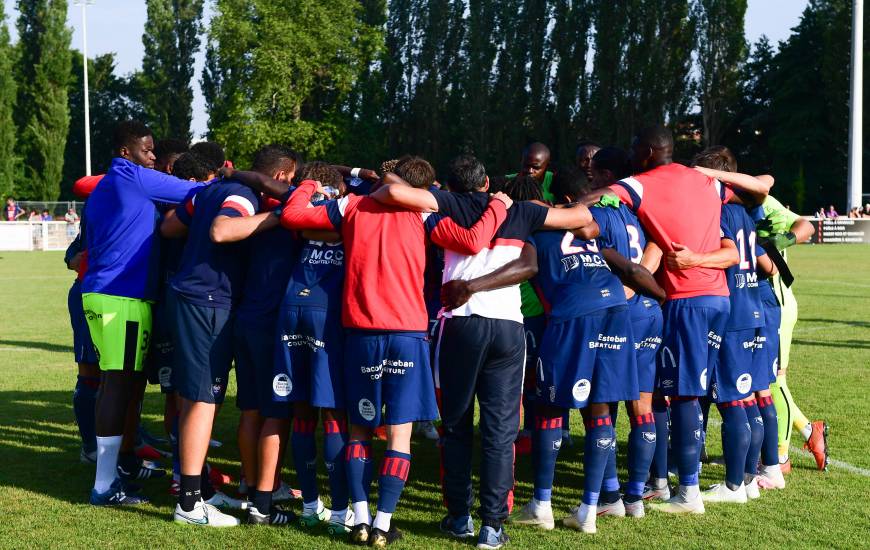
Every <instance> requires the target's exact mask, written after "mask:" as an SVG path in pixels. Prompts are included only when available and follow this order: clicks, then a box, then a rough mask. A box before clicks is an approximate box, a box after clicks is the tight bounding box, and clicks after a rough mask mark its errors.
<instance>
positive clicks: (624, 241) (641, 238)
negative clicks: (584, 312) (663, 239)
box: [589, 202, 661, 319]
mask: <svg viewBox="0 0 870 550" xmlns="http://www.w3.org/2000/svg"><path fill="white" fill-rule="evenodd" d="M589 211H590V212H591V213H592V217H593V218H595V221H596V222H597V223H598V228H599V229H600V230H601V234H600V235H599V236H598V238H597V239H596V242H597V243H598V246H600V247H601V248H612V249H614V250H616V252H617V253H619V255H620V256H622V257H624V258H627V259H629V260H631V261H632V262H633V263H636V264H639V263H640V261H641V259H642V258H643V251H644V249H645V248H646V243H647V237H646V232H645V231H644V229H643V226H642V225H641V224H640V220H638V219H637V216H635V215H634V212H632V211H631V210H630V209H629V208H628V207H627V206H626V205H625V204H623V203H621V202H620V203H619V208H613V207H611V206H596V207H593V208H591V209H590V210H589ZM628 305H629V308H630V309H631V317H632V318H633V319H635V318H640V317H648V316H649V315H650V314H651V313H655V311H656V310H660V309H661V307H660V306H659V304H658V302H656V301H655V300H653V299H652V298H649V297H647V296H642V295H640V294H638V293H635V295H634V296H632V297H631V298H630V299H629V300H628Z"/></svg>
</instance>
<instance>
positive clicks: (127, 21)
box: [3, 0, 807, 137]
mask: <svg viewBox="0 0 870 550" xmlns="http://www.w3.org/2000/svg"><path fill="white" fill-rule="evenodd" d="M68 1H69V4H70V6H69V12H68V14H67V24H68V25H70V26H71V27H72V28H73V39H72V40H73V42H72V45H73V47H74V48H76V49H78V50H81V48H82V32H81V31H82V16H81V7H79V6H76V5H74V1H73V0H68ZM91 1H93V5H91V6H89V7H88V55H90V56H91V57H93V56H94V55H99V54H103V53H108V52H115V53H116V54H117V55H116V59H117V62H118V65H117V67H118V68H117V70H118V72H119V73H120V74H125V73H129V72H131V71H134V70H136V69H138V68H140V67H141V66H142V55H143V47H142V30H143V27H144V24H145V2H144V0H91ZM3 3H4V7H5V10H6V17H7V21H8V23H9V26H10V30H11V32H12V35H13V39H14V37H15V35H16V32H15V28H14V27H15V19H16V18H17V16H18V13H17V11H16V10H15V4H16V0H3ZM806 5H807V0H749V9H748V10H747V13H746V37H747V39H748V40H749V41H750V42H754V41H755V40H756V39H757V38H758V37H759V36H761V35H762V34H766V35H767V36H768V37H769V38H770V39H771V41H772V42H773V43H774V44H776V43H777V42H779V41H780V40H784V39H785V38H787V37H788V36H789V34H791V28H792V27H794V26H795V25H797V23H798V21H799V19H800V14H801V12H803V9H804V8H805V7H806ZM210 7H211V0H206V10H205V12H206V13H205V20H206V22H207V21H208V19H209V18H210V17H211V9H210ZM202 64H203V52H202V51H200V53H199V55H198V56H197V59H196V73H195V74H196V76H195V83H194V105H193V134H194V137H199V136H201V135H202V134H203V133H204V132H205V131H206V126H207V123H208V117H207V116H206V114H205V104H204V101H203V98H202V94H201V93H200V91H199V78H200V74H201V72H202Z"/></svg>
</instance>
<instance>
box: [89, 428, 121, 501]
mask: <svg viewBox="0 0 870 550" xmlns="http://www.w3.org/2000/svg"><path fill="white" fill-rule="evenodd" d="M122 438H123V436H120V435H110V436H109V437H97V476H96V478H95V479H94V490H95V491H96V492H98V493H105V492H106V491H108V490H109V487H111V486H112V482H113V481H115V478H116V477H118V451H120V450H121V439H122Z"/></svg>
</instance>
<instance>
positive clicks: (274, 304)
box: [236, 227, 299, 322]
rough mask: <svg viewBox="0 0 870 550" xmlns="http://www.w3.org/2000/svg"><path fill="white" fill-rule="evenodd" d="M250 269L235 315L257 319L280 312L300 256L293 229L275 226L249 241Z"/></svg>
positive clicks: (248, 319)
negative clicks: (288, 283) (279, 309)
mask: <svg viewBox="0 0 870 550" xmlns="http://www.w3.org/2000/svg"><path fill="white" fill-rule="evenodd" d="M247 245H248V269H247V273H246V275H245V286H244V289H243V290H242V299H241V301H240V302H239V306H238V308H237V309H236V319H240V320H243V321H246V322H247V321H250V322H257V321H260V322H262V321H264V320H268V319H270V318H272V316H273V314H275V313H277V311H278V306H279V305H281V299H282V298H283V297H284V291H285V289H286V288H287V282H288V281H289V280H290V275H291V273H292V272H293V269H294V267H295V265H296V262H297V260H298V258H299V240H298V239H297V238H296V235H295V233H294V232H293V231H289V230H287V229H284V228H283V227H275V228H272V229H270V230H268V231H264V232H262V233H259V234H257V235H254V236H253V237H251V238H250V239H248V241H247Z"/></svg>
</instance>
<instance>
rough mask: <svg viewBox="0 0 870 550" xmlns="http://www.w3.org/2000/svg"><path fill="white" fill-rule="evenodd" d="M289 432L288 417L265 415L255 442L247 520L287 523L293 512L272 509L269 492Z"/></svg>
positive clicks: (261, 522)
mask: <svg viewBox="0 0 870 550" xmlns="http://www.w3.org/2000/svg"><path fill="white" fill-rule="evenodd" d="M289 431H290V419H289V418H269V417H267V418H265V419H264V420H263V425H262V428H261V430H260V438H259V441H258V444H257V448H258V455H259V456H258V462H257V477H256V478H254V482H253V483H252V485H251V489H250V495H249V498H250V500H251V508H250V509H249V510H248V523H250V524H255V525H289V524H290V523H291V521H292V520H293V519H294V515H293V514H289V513H286V512H282V511H279V510H273V509H272V492H273V490H274V488H275V486H276V484H277V481H276V480H277V479H278V478H279V476H280V473H281V463H282V460H281V459H282V457H283V452H282V451H283V449H284V447H285V444H286V441H287V439H288V435H289Z"/></svg>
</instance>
